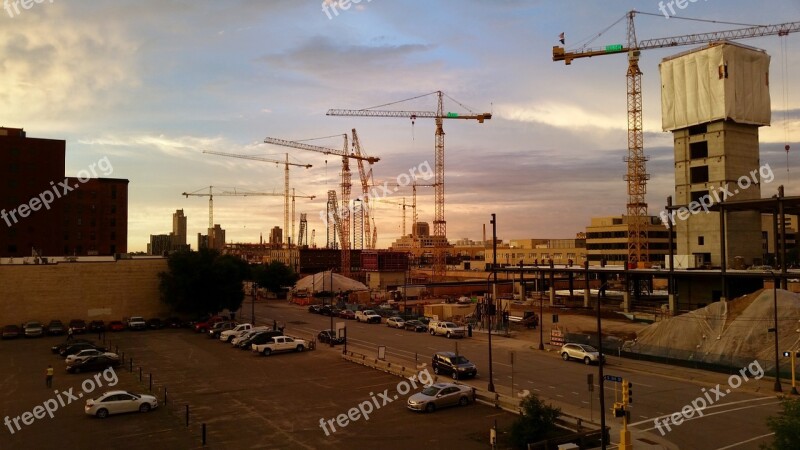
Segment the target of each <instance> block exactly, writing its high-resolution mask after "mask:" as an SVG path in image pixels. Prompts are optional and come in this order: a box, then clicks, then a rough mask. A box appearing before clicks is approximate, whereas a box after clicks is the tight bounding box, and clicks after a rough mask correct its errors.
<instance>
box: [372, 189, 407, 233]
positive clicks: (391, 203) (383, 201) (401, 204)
mask: <svg viewBox="0 0 800 450" xmlns="http://www.w3.org/2000/svg"><path fill="white" fill-rule="evenodd" d="M375 201H376V202H381V203H388V204H390V205H397V206H402V207H403V236H405V235H406V207H407V206H411V203H406V198H405V197H403V201H402V202H390V201H389V200H381V199H375Z"/></svg>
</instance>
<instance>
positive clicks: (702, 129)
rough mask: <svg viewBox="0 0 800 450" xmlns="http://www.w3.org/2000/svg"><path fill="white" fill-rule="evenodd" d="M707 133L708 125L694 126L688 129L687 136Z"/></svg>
mask: <svg viewBox="0 0 800 450" xmlns="http://www.w3.org/2000/svg"><path fill="white" fill-rule="evenodd" d="M707 131H708V125H706V124H703V125H695V126H693V127H689V136H694V135H697V134H705V133H706V132H707Z"/></svg>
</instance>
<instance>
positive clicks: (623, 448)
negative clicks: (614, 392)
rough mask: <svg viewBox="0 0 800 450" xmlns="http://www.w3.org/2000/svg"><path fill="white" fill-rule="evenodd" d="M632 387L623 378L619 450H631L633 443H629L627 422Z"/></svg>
mask: <svg viewBox="0 0 800 450" xmlns="http://www.w3.org/2000/svg"><path fill="white" fill-rule="evenodd" d="M632 387H633V385H632V383H630V382H629V381H628V380H626V379H625V378H623V379H622V410H623V414H622V428H621V429H620V430H619V450H633V442H631V432H630V430H628V420H629V419H630V417H631V411H630V409H629V407H628V405H630V404H631V403H633V399H632V398H631V394H632V392H631V388H632Z"/></svg>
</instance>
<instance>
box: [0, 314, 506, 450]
mask: <svg viewBox="0 0 800 450" xmlns="http://www.w3.org/2000/svg"><path fill="white" fill-rule="evenodd" d="M293 326H294V327H296V328H297V330H298V333H295V334H298V335H299V336H300V337H308V335H307V334H306V335H303V333H302V332H301V331H299V330H300V329H303V328H307V327H304V326H303V324H298V323H290V324H289V325H288V327H287V329H286V333H287V334H290V335H291V334H293V332H292V331H293V329H292V327H293ZM94 337H96V336H94ZM107 339H108V343H109V347H110V349H111V350H112V351H113V350H115V349H117V347H118V349H119V352H120V353H123V352H124V354H125V367H124V368H122V367H121V368H118V369H117V370H116V374H117V376H118V379H119V383H118V384H117V385H116V386H114V387H113V388H111V387H107V386H101V387H99V388H96V390H95V391H94V392H93V394H94V395H89V394H87V396H96V394H97V392H103V391H105V390H108V389H128V390H133V391H135V392H143V393H147V392H148V389H149V380H150V374H152V380H153V392H154V393H155V394H156V395H158V397H159V400H160V401H161V402H162V403H163V396H164V389H165V388H166V390H167V398H168V404H167V405H166V407H165V406H164V405H163V404H162V405H161V406H160V407H159V408H158V409H157V410H156V411H154V412H151V413H147V414H128V415H120V416H112V417H110V418H108V419H105V420H100V419H96V418H92V417H89V416H86V415H85V414H84V412H83V404H84V403H85V398H80V399H79V400H76V401H73V403H71V404H66V405H64V406H63V407H62V408H60V409H59V410H58V411H56V412H55V414H54V417H53V418H50V417H49V416H45V417H44V418H42V419H36V420H35V422H34V423H33V424H31V425H27V426H23V427H22V429H21V430H19V431H16V429H15V432H14V433H13V434H12V433H11V432H10V430H9V428H8V427H4V431H2V432H0V448H2V449H6V448H49V447H53V446H55V445H60V446H62V447H66V448H88V447H89V446H90V445H96V444H103V443H110V442H113V443H114V444H113V445H114V447H115V448H145V447H147V446H155V447H156V448H177V449H184V448H199V447H201V424H202V423H205V424H206V430H207V445H206V447H207V448H219V449H227V448H230V449H233V448H237V449H238V448H242V447H249V448H276V449H277V448H281V449H285V448H307V449H311V448H373V447H374V446H375V445H380V446H381V447H382V448H386V449H393V448H397V449H405V448H409V447H411V446H412V445H413V446H425V445H431V444H432V445H438V446H440V447H441V446H443V445H444V446H446V447H447V448H453V447H458V448H463V449H469V448H476V449H477V448H486V447H487V446H488V436H489V428H490V427H491V426H492V425H493V424H494V423H495V420H496V421H497V423H498V425H499V426H500V427H501V428H507V426H508V425H509V424H510V423H511V422H512V421H513V419H514V417H513V416H512V415H510V414H507V413H503V412H502V411H499V410H496V409H493V408H490V407H487V406H483V405H478V404H471V405H469V406H467V407H455V408H449V409H443V410H440V411H437V412H435V413H434V414H432V415H427V416H424V415H421V414H419V413H414V412H411V411H408V410H407V409H406V406H405V402H406V399H407V396H408V395H410V394H413V393H414V392H417V391H418V390H419V389H412V390H411V393H410V394H406V395H402V390H401V392H400V393H398V392H397V388H398V383H399V382H401V381H403V380H402V379H400V378H397V377H394V376H391V375H388V374H386V373H383V372H379V371H375V370H372V369H369V368H366V367H363V366H360V365H355V364H351V363H348V362H345V361H342V359H341V357H340V351H341V349H340V347H337V348H336V349H331V348H329V347H327V346H322V347H320V348H319V349H318V350H314V351H305V352H302V353H288V354H281V355H273V356H270V357H263V356H258V355H254V354H252V352H249V351H242V350H238V349H234V348H231V346H230V345H229V344H224V343H221V342H218V341H216V340H212V339H208V338H207V337H205V336H203V335H200V334H196V333H194V332H192V331H189V330H185V329H178V330H172V329H165V330H158V331H144V332H130V331H126V332H120V333H108V334H107ZM61 341H63V338H61V337H45V338H37V339H17V340H12V341H3V342H0V351H2V354H3V356H4V358H3V360H4V364H3V366H2V369H0V379H2V380H3V383H2V385H3V387H4V388H5V389H3V391H2V393H0V405H1V406H0V414H2V417H5V416H10V417H11V418H13V417H16V416H20V415H21V414H22V413H24V412H25V411H31V410H33V408H34V407H36V406H37V405H40V404H42V403H43V402H44V401H46V400H47V399H48V398H52V397H53V396H54V395H55V394H54V393H53V390H56V389H58V390H61V391H63V390H67V389H69V388H70V387H72V388H73V392H74V393H79V392H80V390H81V389H82V387H81V385H82V383H84V381H85V380H86V379H91V380H93V381H92V382H91V383H98V384H99V382H103V383H104V384H105V383H106V381H105V379H104V378H103V377H102V376H101V377H98V379H95V378H94V376H93V375H94V374H91V375H90V374H75V375H71V374H67V373H66V372H65V371H64V367H63V360H62V359H61V358H59V357H58V356H56V355H54V354H52V353H51V352H50V347H51V346H52V345H54V344H55V343H58V342H61ZM131 356H132V357H133V372H130V371H129V367H130V366H129V364H130V362H129V361H130V358H131ZM48 364H53V366H54V367H55V368H56V376H55V378H54V383H53V390H50V389H47V388H46V387H45V383H44V378H45V377H44V374H45V368H46V367H47V365H48ZM139 367H141V368H142V381H141V382H139V381H138V380H139ZM84 384H87V385H88V384H89V383H84ZM367 402H371V406H370V407H369V409H372V411H370V412H369V414H368V418H365V417H364V416H363V415H362V414H361V413H359V414H353V413H352V412H350V411H351V410H353V409H354V408H358V407H359V405H362V406H361V408H362V410H363V411H366V410H367V409H368V408H367V407H366V403H367ZM186 405H189V422H190V426H189V427H187V426H186V424H185V410H186ZM348 413H349V414H350V416H351V417H355V419H351V418H347V417H346V415H348ZM2 417H0V419H2ZM431 418H435V420H430V419H431ZM321 419H324V421H325V422H326V427H325V430H323V428H322V427H321V426H320V420H321ZM20 424H21V423H20ZM342 424H344V425H342ZM334 429H335V431H334ZM326 431H327V434H326Z"/></svg>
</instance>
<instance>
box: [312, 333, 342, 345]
mask: <svg viewBox="0 0 800 450" xmlns="http://www.w3.org/2000/svg"><path fill="white" fill-rule="evenodd" d="M317 340H318V341H320V342H323V343H326V344H330V343H333V345H336V344H344V342H345V338H344V337H337V336H336V332H335V331H333V330H330V329H328V330H322V331H320V332H319V334H317Z"/></svg>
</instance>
